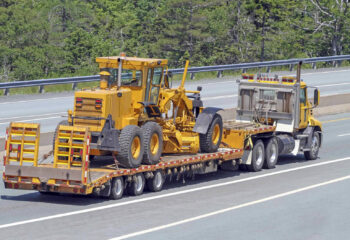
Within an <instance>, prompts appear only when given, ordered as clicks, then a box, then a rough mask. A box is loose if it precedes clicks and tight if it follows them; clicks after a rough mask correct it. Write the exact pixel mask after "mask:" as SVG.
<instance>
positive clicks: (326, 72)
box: [301, 69, 350, 76]
mask: <svg viewBox="0 0 350 240" xmlns="http://www.w3.org/2000/svg"><path fill="white" fill-rule="evenodd" d="M337 72H350V69H345V70H338V71H325V72H312V73H302V74H301V75H302V76H303V75H311V74H318V73H320V74H328V73H337Z"/></svg>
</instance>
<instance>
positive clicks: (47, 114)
mask: <svg viewBox="0 0 350 240" xmlns="http://www.w3.org/2000/svg"><path fill="white" fill-rule="evenodd" d="M65 113H67V112H56V113H45V114H40V115H29V116H19V117H8V118H0V121H3V120H11V119H17V118H32V117H41V116H49V115H59V114H65Z"/></svg>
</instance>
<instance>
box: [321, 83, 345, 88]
mask: <svg viewBox="0 0 350 240" xmlns="http://www.w3.org/2000/svg"><path fill="white" fill-rule="evenodd" d="M342 85H350V82H347V83H334V84H324V85H318V86H316V87H318V88H322V87H333V86H342Z"/></svg>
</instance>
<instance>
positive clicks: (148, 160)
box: [141, 122, 163, 165]
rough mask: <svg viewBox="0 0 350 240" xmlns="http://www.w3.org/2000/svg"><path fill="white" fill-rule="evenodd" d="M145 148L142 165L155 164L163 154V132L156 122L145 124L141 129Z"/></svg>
mask: <svg viewBox="0 0 350 240" xmlns="http://www.w3.org/2000/svg"><path fill="white" fill-rule="evenodd" d="M141 129H142V133H143V145H144V148H145V151H144V154H143V160H142V163H144V164H149V165H151V164H157V163H159V161H160V156H161V155H162V152H163V132H162V128H161V127H160V126H159V124H158V123H156V122H146V123H145V124H144V125H143V126H142V127H141Z"/></svg>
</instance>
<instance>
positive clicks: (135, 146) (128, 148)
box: [117, 125, 144, 168]
mask: <svg viewBox="0 0 350 240" xmlns="http://www.w3.org/2000/svg"><path fill="white" fill-rule="evenodd" d="M143 142H144V141H143V134H142V130H141V128H140V127H138V126H136V125H128V126H126V127H124V128H123V129H122V131H121V133H120V136H119V144H120V148H121V151H120V152H119V153H118V155H117V159H118V161H119V162H120V163H121V164H122V165H123V166H125V167H127V168H136V167H138V166H140V164H141V161H142V156H143V152H144V146H143V144H142V143H143Z"/></svg>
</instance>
